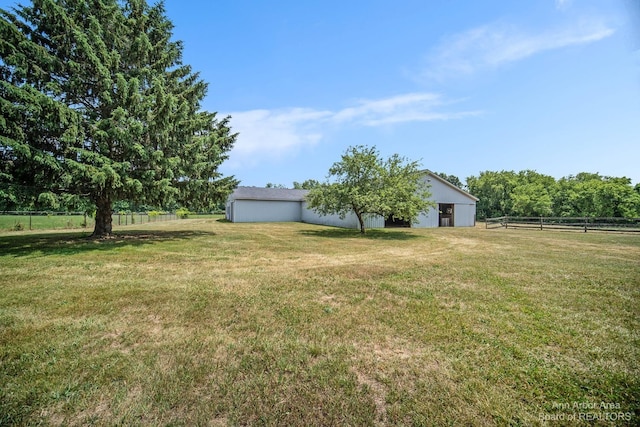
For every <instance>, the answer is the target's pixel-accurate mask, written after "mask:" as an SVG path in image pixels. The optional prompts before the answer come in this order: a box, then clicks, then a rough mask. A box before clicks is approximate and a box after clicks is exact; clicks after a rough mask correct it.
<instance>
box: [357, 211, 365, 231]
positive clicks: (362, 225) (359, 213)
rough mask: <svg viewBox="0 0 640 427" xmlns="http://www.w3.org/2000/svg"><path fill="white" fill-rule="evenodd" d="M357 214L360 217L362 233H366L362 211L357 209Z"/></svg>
mask: <svg viewBox="0 0 640 427" xmlns="http://www.w3.org/2000/svg"><path fill="white" fill-rule="evenodd" d="M356 216H357V217H358V222H359V223H360V233H362V234H364V231H365V230H364V219H363V218H362V213H361V212H359V211H356Z"/></svg>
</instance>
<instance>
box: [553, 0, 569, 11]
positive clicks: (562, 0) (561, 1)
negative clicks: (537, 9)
mask: <svg viewBox="0 0 640 427" xmlns="http://www.w3.org/2000/svg"><path fill="white" fill-rule="evenodd" d="M571 3H572V0H556V9H559V10H564V9H568V8H569V7H570V6H571Z"/></svg>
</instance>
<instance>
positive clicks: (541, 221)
mask: <svg viewBox="0 0 640 427" xmlns="http://www.w3.org/2000/svg"><path fill="white" fill-rule="evenodd" d="M542 223H543V220H542V215H540V230H542Z"/></svg>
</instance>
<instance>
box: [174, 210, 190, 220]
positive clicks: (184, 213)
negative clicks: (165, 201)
mask: <svg viewBox="0 0 640 427" xmlns="http://www.w3.org/2000/svg"><path fill="white" fill-rule="evenodd" d="M190 214H191V212H189V209H187V208H180V209H178V210H177V211H176V215H177V216H178V218H180V219H187V218H189V215H190Z"/></svg>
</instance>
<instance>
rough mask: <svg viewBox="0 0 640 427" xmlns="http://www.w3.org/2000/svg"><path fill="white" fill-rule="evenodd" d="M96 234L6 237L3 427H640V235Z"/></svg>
mask: <svg viewBox="0 0 640 427" xmlns="http://www.w3.org/2000/svg"><path fill="white" fill-rule="evenodd" d="M86 234H88V232H85V233H82V232H69V231H66V232H60V231H59V232H49V233H41V234H37V233H35V232H32V233H27V234H25V233H3V234H0V424H1V425H14V424H17V425H32V424H45V425H91V424H97V425H113V424H124V425H132V424H133V425H300V426H308V425H323V426H324V425H352V426H356V425H538V424H545V423H546V421H545V420H552V421H551V422H550V424H551V425H563V424H566V423H567V422H568V421H570V420H571V418H572V417H575V418H576V420H577V421H576V422H572V423H571V425H581V424H584V425H592V424H594V423H595V424H596V425H610V424H611V423H610V421H609V420H610V419H612V417H615V419H616V424H629V425H637V424H639V423H640V418H639V417H640V363H639V361H640V236H636V235H627V234H598V233H577V232H548V231H545V232H540V231H535V230H504V229H498V230H485V229H483V228H481V227H477V228H467V229H463V228H440V229H426V230H417V229H402V230H372V231H370V232H369V233H368V234H367V235H365V236H360V235H359V233H358V232H357V231H354V230H343V229H337V228H330V227H321V226H315V225H308V224H300V223H286V224H231V223H226V222H223V221H219V220H216V219H207V218H201V219H191V220H182V221H169V222H160V223H151V224H142V225H134V226H128V227H127V228H121V229H119V231H118V232H117V237H116V238H114V239H109V240H98V241H96V240H90V239H87V238H86V237H83V236H84V235H86ZM603 405H605V407H603ZM616 414H617V415H616ZM594 418H595V420H594ZM554 419H558V420H559V422H558V423H556V422H555V421H553V420H554Z"/></svg>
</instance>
